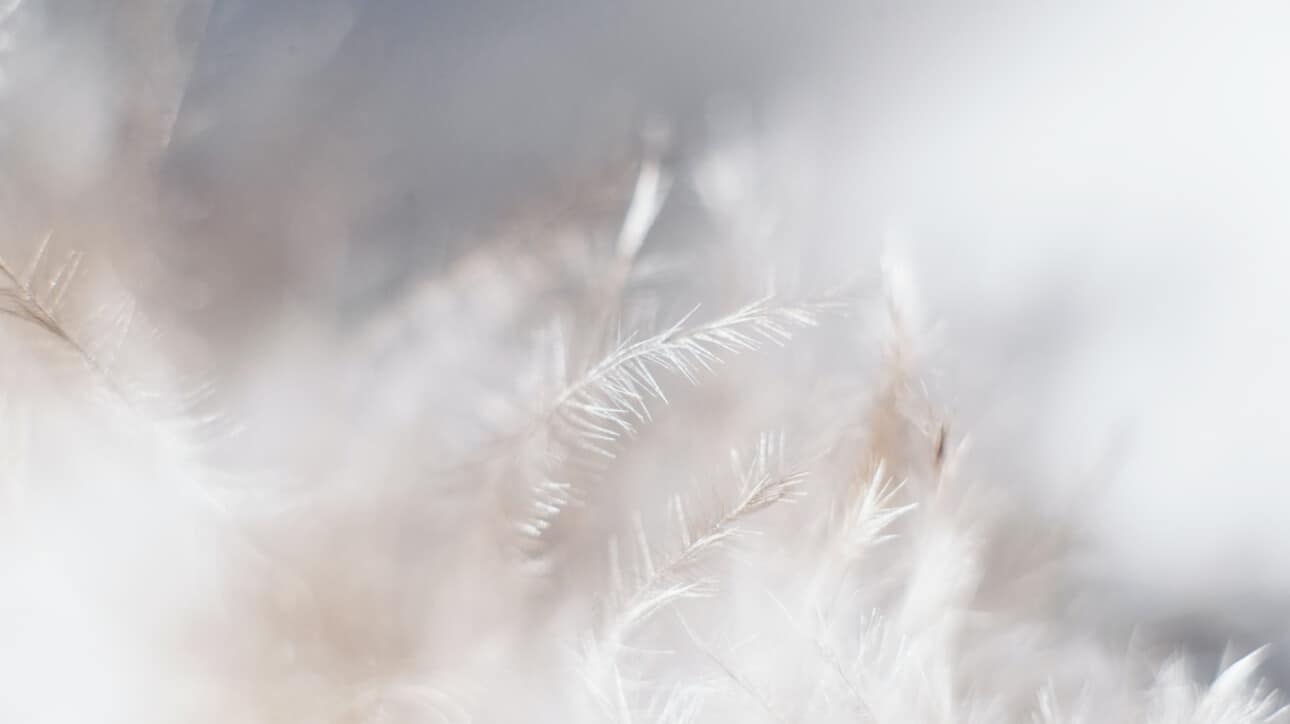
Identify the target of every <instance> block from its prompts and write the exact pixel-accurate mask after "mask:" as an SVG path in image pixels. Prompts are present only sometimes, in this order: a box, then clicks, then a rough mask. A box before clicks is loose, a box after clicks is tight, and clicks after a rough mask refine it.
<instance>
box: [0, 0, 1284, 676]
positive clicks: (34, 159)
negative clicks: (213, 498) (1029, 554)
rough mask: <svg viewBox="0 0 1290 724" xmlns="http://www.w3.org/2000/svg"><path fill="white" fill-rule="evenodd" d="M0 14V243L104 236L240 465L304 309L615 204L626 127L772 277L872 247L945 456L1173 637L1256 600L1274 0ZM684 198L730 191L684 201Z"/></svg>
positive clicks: (1280, 429)
mask: <svg viewBox="0 0 1290 724" xmlns="http://www.w3.org/2000/svg"><path fill="white" fill-rule="evenodd" d="M0 18H3V19H2V20H0V23H3V25H0V28H2V30H0V84H2V85H0V104H2V109H3V110H2V111H0V164H2V167H3V169H4V171H3V179H2V180H0V183H2V184H3V188H2V189H0V190H2V192H3V202H2V203H3V218H2V219H0V229H2V230H3V231H4V241H3V243H4V244H5V245H6V246H5V247H4V251H5V252H6V253H21V254H23V255H27V254H29V253H30V252H29V251H24V250H29V249H31V248H32V247H33V245H34V243H35V242H34V241H33V240H35V239H37V238H38V237H39V236H40V235H41V234H42V233H43V231H42V230H43V229H45V228H47V227H48V226H49V225H50V223H51V219H55V218H57V219H59V220H60V221H59V229H60V231H59V233H60V234H65V235H68V236H70V237H73V238H76V237H78V235H79V238H80V239H81V240H82V241H80V243H81V246H87V245H88V246H92V247H93V248H94V250H95V251H98V252H101V253H103V254H104V255H105V256H107V257H108V258H110V259H111V260H112V263H113V265H114V267H115V268H116V269H117V270H118V271H119V274H120V276H121V278H122V280H123V283H124V285H125V286H126V287H127V288H128V289H129V290H130V291H131V292H132V293H133V294H135V295H137V296H138V297H139V299H140V300H141V304H142V305H143V306H144V307H146V308H147V309H148V310H149V312H150V313H151V314H152V316H153V317H155V318H157V319H158V320H160V322H161V323H162V324H163V325H170V326H172V327H175V328H179V329H183V330H187V331H188V332H190V333H191V335H192V336H193V337H194V338H195V339H197V340H200V344H199V348H200V352H199V353H197V356H198V357H201V358H202V359H203V360H204V361H205V362H207V363H209V364H210V365H211V367H213V368H214V369H215V370H216V371H215V373H214V374H215V377H216V379H217V380H218V382H219V385H220V389H221V390H222V392H221V393H220V394H221V395H222V396H223V398H222V402H223V404H224V405H225V406H226V407H227V408H229V409H231V410H234V411H236V412H237V415H238V416H239V417H240V418H241V419H244V420H246V424H247V425H248V426H249V427H250V429H251V430H253V431H257V430H258V431H259V433H260V434H255V433H252V434H250V435H248V437H249V438H250V439H251V440H252V443H250V444H249V445H248V446H247V447H246V448H243V453H242V454H243V455H246V456H247V457H248V458H249V459H250V460H252V461H256V460H264V459H270V458H272V457H273V456H274V455H276V454H279V453H281V452H282V450H284V449H289V448H290V447H291V445H292V442H291V440H290V439H289V438H290V435H289V434H283V430H284V429H290V427H289V426H288V427H285V428H284V426H283V425H282V423H283V421H284V420H285V419H288V418H289V417H290V416H291V415H292V414H293V412H292V411H293V410H298V404H299V401H300V400H307V399H310V398H312V397H314V396H317V395H326V394H333V392H334V391H332V390H331V389H330V388H331V386H332V380H331V378H330V377H329V374H328V373H327V371H326V369H325V365H326V363H325V362H317V361H316V360H317V356H318V355H320V354H321V352H320V351H321V350H325V349H327V346H328V344H330V343H329V342H325V341H319V340H322V339H331V337H329V336H328V335H329V334H332V333H333V332H334V331H335V330H351V329H353V328H355V327H357V326H361V325H362V324H363V323H364V320H365V319H367V318H368V316H369V313H370V311H371V310H373V309H378V308H381V307H382V306H383V305H386V304H388V303H390V302H391V300H397V299H400V298H403V297H405V296H406V295H408V294H412V293H414V290H416V289H417V288H419V285H424V284H426V283H427V280H434V279H437V278H438V275H443V274H446V273H447V272H446V271H445V270H448V269H451V268H454V265H455V264H459V263H460V262H461V260H462V259H467V258H469V256H470V254H471V252H472V250H473V249H476V248H478V247H479V245H481V244H483V243H485V242H492V241H495V240H497V239H499V238H505V239H509V240H511V243H514V244H516V245H517V246H518V247H519V248H524V249H530V250H531V249H533V248H538V249H540V248H542V245H544V244H551V243H553V242H551V241H550V239H551V238H552V235H551V234H549V233H547V231H549V229H550V228H551V225H552V224H557V225H558V224H560V223H564V220H568V219H579V218H597V217H598V215H604V214H606V213H610V214H611V215H612V214H613V213H618V210H619V209H620V205H618V204H619V201H618V200H619V199H620V198H621V197H622V196H623V189H624V187H625V188H626V189H628V190H629V189H630V185H631V182H632V180H633V174H634V164H635V163H637V161H638V159H639V158H641V157H642V155H644V156H648V157H656V158H657V159H659V162H660V163H661V165H662V166H663V167H664V168H665V169H667V171H668V174H669V178H671V179H672V191H671V195H670V196H669V200H668V205H667V206H666V207H665V209H664V211H663V213H662V214H661V216H660V219H659V223H660V224H662V225H670V226H669V227H667V228H669V229H671V232H670V233H669V235H668V236H667V238H669V239H672V240H673V241H671V242H670V243H673V244H675V245H676V246H678V247H680V248H685V249H689V248H692V247H694V246H695V245H701V241H694V240H695V239H701V238H702V236H703V234H704V233H705V232H706V230H709V229H710V228H711V227H712V226H713V225H715V224H718V223H725V222H729V223H733V224H735V227H732V228H734V229H735V231H734V232H731V231H729V229H727V233H735V234H740V233H746V234H749V235H750V236H755V235H756V234H758V233H760V232H759V230H761V229H764V228H768V227H771V226H775V225H776V224H780V225H786V226H788V227H789V228H791V229H793V231H794V235H793V238H791V239H784V240H780V241H777V242H776V245H774V246H773V247H772V248H771V251H770V252H769V253H770V255H771V256H770V258H767V259H762V260H761V261H764V262H766V263H767V264H768V265H769V266H770V267H771V268H774V269H778V270H779V272H778V273H779V274H780V275H782V276H783V277H785V278H788V277H794V278H806V279H811V278H816V277H820V276H822V275H823V276H827V275H828V273H829V272H831V271H836V270H839V269H846V270H855V271H857V272H860V271H863V270H865V269H873V268H877V267H878V266H879V264H880V260H882V259H887V260H892V259H895V260H898V261H899V263H900V265H901V268H902V269H905V270H907V272H908V275H909V279H910V284H911V289H912V299H915V300H917V304H916V309H917V318H918V324H919V328H920V329H921V330H922V333H923V335H924V337H923V343H924V344H925V347H926V353H927V355H928V358H929V359H930V360H932V361H933V366H934V368H935V369H936V370H937V372H938V376H937V379H938V385H940V386H941V387H942V388H943V389H944V390H945V391H946V396H947V398H948V399H949V400H950V403H951V406H952V409H953V412H954V415H955V419H956V424H958V425H961V426H962V431H963V432H965V433H967V434H968V435H969V437H970V440H971V445H972V446H973V450H974V453H973V455H974V459H976V460H978V461H983V462H980V463H979V464H980V465H982V466H984V467H985V470H984V471H983V472H984V473H985V474H989V475H997V476H1001V477H1007V478H1008V479H1010V480H1016V481H1022V482H1023V484H1028V485H1030V487H1031V488H1033V489H1035V490H1039V491H1042V492H1041V496H1040V497H1041V498H1042V499H1043V500H1044V501H1045V503H1044V504H1045V505H1050V506H1052V507H1053V508H1054V509H1055V510H1063V511H1067V512H1070V513H1072V514H1073V515H1076V516H1077V517H1078V518H1079V520H1080V521H1081V524H1082V525H1083V527H1084V531H1085V534H1086V535H1087V537H1088V539H1089V541H1090V543H1091V547H1090V553H1089V555H1088V560H1087V561H1086V567H1087V569H1088V573H1089V576H1090V579H1091V580H1093V581H1095V582H1096V584H1097V586H1099V587H1100V588H1099V589H1098V590H1102V591H1104V595H1101V596H1100V597H1099V599H1098V603H1097V606H1098V607H1101V608H1103V609H1105V612H1106V613H1108V615H1112V616H1121V617H1123V619H1124V620H1125V621H1134V620H1150V621H1155V622H1157V623H1159V624H1160V625H1162V626H1164V627H1166V628H1167V629H1169V630H1171V631H1173V632H1175V635H1176V636H1177V637H1178V639H1179V640H1180V641H1184V642H1189V643H1191V644H1193V645H1195V646H1196V647H1197V648H1198V650H1200V651H1210V652H1214V651H1216V650H1218V649H1221V647H1222V646H1223V645H1224V643H1226V642H1227V641H1229V640H1236V641H1243V642H1249V643H1253V642H1258V641H1263V640H1273V641H1283V640H1285V639H1286V638H1287V635H1290V630H1287V623H1286V621H1285V619H1284V616H1283V613H1282V612H1283V611H1284V610H1285V604H1286V601H1287V595H1288V594H1290V568H1287V567H1286V566H1285V565H1284V563H1285V561H1287V560H1288V559H1290V537H1287V536H1286V534H1285V529H1286V525H1287V523H1290V487H1288V486H1287V485H1286V483H1287V480H1286V475H1287V473H1286V471H1287V470H1290V445H1287V444H1286V442H1285V440H1286V437H1287V433H1290V423H1288V422H1287V412H1286V408H1287V403H1290V384H1288V383H1287V381H1286V377H1285V373H1284V370H1286V369H1287V368H1290V324H1288V322H1290V285H1288V284H1287V283H1286V280H1285V274H1286V269H1287V262H1290V250H1288V249H1290V247H1288V246H1287V243H1286V242H1287V232H1290V203H1288V202H1290V134H1287V132H1286V129H1287V128H1290V96H1288V95H1287V93H1286V91H1285V87H1286V72H1287V69H1290V43H1287V42H1286V38H1288V37H1290V6H1287V5H1286V4H1285V3H1281V2H1241V3H1219V2H1196V3H1172V2H1170V3H1166V2H1140V3H1119V2H1104V3H1103V2H1089V3H1078V4H1072V3H1059V2H1028V3H1022V2H986V3H959V2H925V1H921V0H919V1H916V2H887V1H885V0H875V1H865V0H856V1H849V2H843V1H842V0H823V1H821V2H813V3H800V2H787V1H786V0H758V1H756V2H725V1H721V0H697V1H695V0H689V1H681V0H661V1H658V2H649V3H645V2H639V3H637V2H625V3H605V2H578V1H577V0H549V1H548V2H541V3H533V2H521V1H519V0H483V1H477V2H456V1H453V0H444V1H438V2H427V1H423V0H365V1H364V0H192V1H190V2H161V1H160V0H128V1H121V2H101V1H98V0H48V1H47V2H37V0H26V2H23V0H5V1H4V2H0ZM624 169H626V172H624ZM624 179H626V182H625V184H624ZM767 197H770V198H773V199H775V204H774V205H773V206H768V205H766V204H763V203H762V201H763V200H764V199H765V198H767ZM606 199H607V200H606ZM714 200H715V201H714ZM713 203H717V204H718V205H719V204H725V205H726V206H725V207H722V208H731V209H735V210H736V213H735V214H734V217H733V220H732V219H725V220H724V221H723V220H721V219H714V217H713V215H712V214H711V213H708V212H704V213H702V214H700V213H699V212H698V211H697V209H699V208H700V207H702V206H703V205H704V204H708V205H709V206H711V204H713ZM606 209H609V212H606ZM762 213H764V214H765V218H762V216H760V215H759V214H762ZM785 219H787V220H790V221H791V223H789V222H785ZM89 238H92V239H93V240H94V241H93V242H86V241H84V239H89ZM752 248H753V247H751V246H750V250H751V249H752ZM757 248H758V249H760V247H757ZM759 253H760V252H759ZM706 263H713V262H712V260H708V262H706ZM715 263H717V264H720V263H724V262H721V260H717V262H715ZM729 263H730V264H736V263H743V262H741V261H737V260H731V261H730V262H729ZM328 330H331V331H328ZM441 343H442V344H445V345H463V346H467V347H468V346H469V344H470V339H469V334H461V333H458V335H457V336H456V337H451V338H446V339H445V340H443V341H442V342H441ZM463 355H464V356H466V357H467V358H469V353H468V352H463ZM302 359H309V360H315V361H314V362H310V364H309V365H304V364H302V362H301V360H302ZM302 370H303V371H302ZM1028 481H1032V482H1028ZM1278 656H1279V657H1280V660H1281V661H1283V662H1290V657H1288V656H1287V652H1284V651H1282V652H1280V653H1279V654H1278ZM1286 671H1290V663H1287V664H1283V670H1282V674H1281V675H1283V676H1284V675H1285V672H1286Z"/></svg>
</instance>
